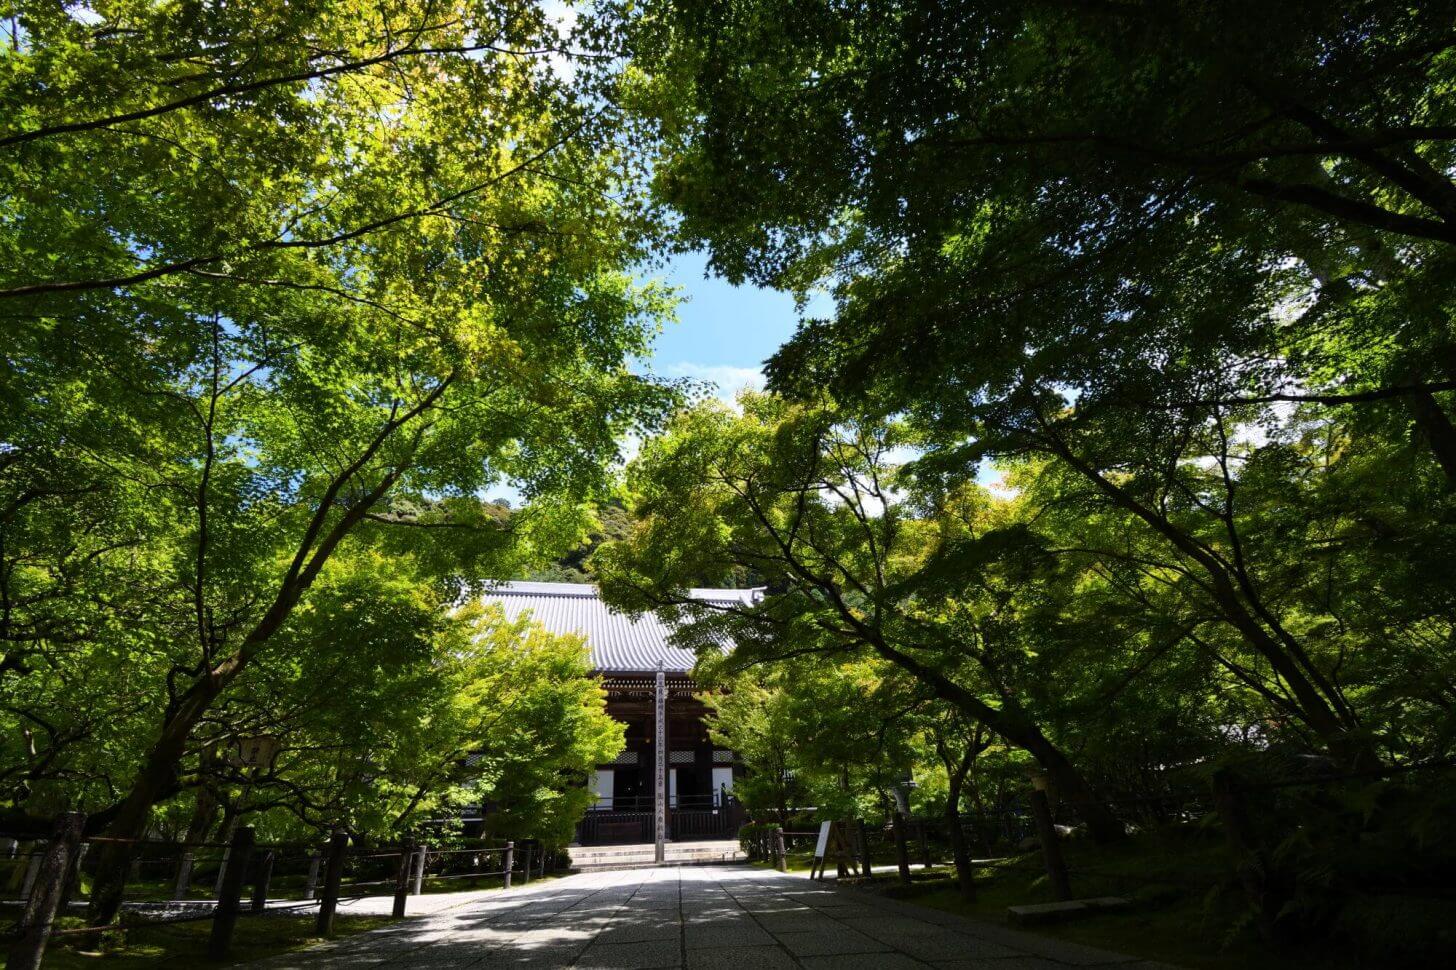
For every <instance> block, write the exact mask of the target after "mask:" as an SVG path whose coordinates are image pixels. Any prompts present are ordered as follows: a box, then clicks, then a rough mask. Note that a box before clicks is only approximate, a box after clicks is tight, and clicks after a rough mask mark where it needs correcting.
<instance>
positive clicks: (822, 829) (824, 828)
mask: <svg viewBox="0 0 1456 970" xmlns="http://www.w3.org/2000/svg"><path fill="white" fill-rule="evenodd" d="M830 824H831V823H829V822H820V823H819V841H818V842H815V843H814V858H816V859H822V858H824V853H825V852H827V851H829V826H830Z"/></svg>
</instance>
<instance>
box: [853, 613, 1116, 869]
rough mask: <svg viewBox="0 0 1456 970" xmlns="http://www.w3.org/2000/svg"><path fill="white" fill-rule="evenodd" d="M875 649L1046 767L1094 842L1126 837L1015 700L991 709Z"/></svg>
mask: <svg viewBox="0 0 1456 970" xmlns="http://www.w3.org/2000/svg"><path fill="white" fill-rule="evenodd" d="M871 645H872V646H873V647H874V648H875V652H876V653H878V654H879V655H880V656H882V657H884V658H885V659H886V660H889V661H890V662H891V663H893V664H895V665H896V666H898V667H901V668H903V669H904V670H905V671H907V672H908V673H910V674H911V675H913V676H914V677H915V678H916V679H917V680H919V681H920V682H921V683H923V684H925V685H926V686H927V687H929V688H931V689H932V690H933V691H935V693H936V696H938V697H940V699H941V700H945V701H949V702H950V703H951V704H954V705H955V706H956V708H957V709H958V710H960V711H961V713H963V714H965V715H966V716H967V717H969V718H970V719H971V720H972V721H979V722H980V723H982V724H984V725H986V727H987V728H988V729H990V730H991V731H992V732H994V733H996V734H999V735H1000V736H1001V737H1002V738H1004V739H1005V740H1006V741H1008V742H1009V743H1011V744H1014V745H1016V746H1017V747H1018V748H1021V749H1022V750H1023V751H1025V752H1027V753H1028V754H1030V755H1031V756H1032V757H1033V758H1035V759H1036V760H1037V761H1038V762H1039V763H1040V764H1041V766H1042V767H1043V768H1044V769H1046V772H1047V774H1048V775H1049V776H1050V777H1051V779H1052V783H1053V784H1055V785H1056V786H1057V790H1058V791H1060V792H1061V793H1062V794H1063V796H1064V797H1065V798H1066V799H1067V800H1068V801H1070V802H1071V803H1072V804H1074V805H1075V806H1076V807H1077V811H1078V812H1079V813H1080V814H1081V816H1082V819H1083V821H1085V822H1086V823H1087V831H1088V832H1089V833H1090V834H1091V836H1092V840H1093V841H1094V842H1096V843H1097V844H1099V845H1106V844H1108V843H1110V842H1116V841H1118V840H1120V839H1122V838H1124V837H1125V836H1126V834H1127V833H1126V830H1125V829H1124V828H1123V825H1122V823H1121V822H1119V821H1118V820H1117V816H1115V815H1113V814H1112V810H1111V809H1110V808H1108V807H1107V804H1106V803H1105V802H1103V801H1102V799H1101V798H1100V797H1099V796H1098V795H1097V793H1096V792H1094V791H1093V790H1092V786H1091V785H1089V784H1088V783H1087V779H1085V778H1083V777H1082V773H1081V772H1079V771H1078V770H1077V768H1076V766H1075V765H1073V764H1072V762H1071V760H1070V759H1069V758H1067V756H1066V755H1064V754H1062V752H1061V750H1060V749H1059V748H1057V746H1056V745H1055V744H1053V743H1052V742H1051V740H1050V739H1049V738H1048V737H1047V736H1046V735H1045V734H1043V733H1042V731H1041V728H1039V727H1037V725H1036V724H1035V723H1033V722H1032V721H1031V719H1030V718H1028V717H1027V716H1026V714H1025V713H1024V712H1023V711H1022V710H1021V709H1020V708H1019V707H1017V706H1016V705H1015V704H1014V703H1013V702H1011V701H1009V700H1008V701H1006V702H1005V703H1004V705H1003V706H1002V707H1000V708H995V707H992V706H991V705H990V704H987V703H986V702H985V701H983V700H981V699H980V698H979V697H977V696H976V695H975V694H974V693H972V692H971V691H969V690H967V689H966V688H964V687H962V686H961V685H960V684H957V683H956V682H955V681H953V680H951V679H950V678H949V677H947V676H946V675H945V674H943V673H941V672H940V671H938V670H936V669H935V668H933V667H930V666H928V665H926V664H924V663H921V662H920V661H919V660H918V659H916V658H915V657H912V656H910V655H909V654H907V653H903V652H902V651H900V650H897V649H895V648H894V647H892V646H890V645H889V644H888V643H886V642H885V641H884V640H883V639H877V640H873V641H871Z"/></svg>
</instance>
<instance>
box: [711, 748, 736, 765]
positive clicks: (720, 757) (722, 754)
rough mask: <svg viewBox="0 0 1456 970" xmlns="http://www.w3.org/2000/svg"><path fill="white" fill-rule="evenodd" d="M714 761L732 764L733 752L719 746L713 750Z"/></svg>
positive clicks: (721, 763) (715, 762)
mask: <svg viewBox="0 0 1456 970" xmlns="http://www.w3.org/2000/svg"><path fill="white" fill-rule="evenodd" d="M713 763H714V764H719V765H731V764H732V763H733V752H732V751H724V750H723V749H722V748H717V749H715V750H714V751H713Z"/></svg>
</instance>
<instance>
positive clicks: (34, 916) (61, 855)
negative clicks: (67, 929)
mask: <svg viewBox="0 0 1456 970" xmlns="http://www.w3.org/2000/svg"><path fill="white" fill-rule="evenodd" d="M85 823H86V816H85V815H83V814H81V813H80V812H67V813H65V814H64V815H62V816H61V817H60V818H58V819H57V820H56V827H55V834H54V835H53V836H52V837H51V841H50V844H49V845H47V846H46V847H45V849H44V850H41V849H40V847H39V846H37V847H36V851H37V853H38V857H39V858H40V859H41V865H40V867H39V870H38V872H37V874H36V878H35V885H34V886H33V887H32V889H33V891H32V892H31V893H29V894H28V895H27V897H26V900H25V908H24V910H22V911H21V914H20V923H19V925H18V926H17V927H16V933H17V935H18V936H17V939H16V940H15V942H14V943H13V944H11V946H10V953H9V956H8V957H7V959H6V962H5V966H6V967H7V968H8V970H38V968H39V967H40V961H41V957H43V956H44V955H45V945H46V940H47V938H49V937H50V935H51V924H52V923H54V922H55V919H56V907H57V905H58V904H59V903H60V899H61V894H62V893H63V891H64V890H65V884H66V878H67V876H68V875H69V873H70V869H71V858H72V857H73V856H74V855H75V854H76V852H77V851H78V848H79V846H80V844H81V832H82V828H83V826H84V825H85Z"/></svg>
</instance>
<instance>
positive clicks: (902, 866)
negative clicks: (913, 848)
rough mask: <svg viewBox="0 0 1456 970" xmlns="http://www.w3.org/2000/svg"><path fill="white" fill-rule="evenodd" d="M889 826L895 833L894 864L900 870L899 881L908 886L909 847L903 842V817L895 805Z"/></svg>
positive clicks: (898, 807)
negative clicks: (890, 825) (893, 815)
mask: <svg viewBox="0 0 1456 970" xmlns="http://www.w3.org/2000/svg"><path fill="white" fill-rule="evenodd" d="M891 824H892V826H893V828H894V831H895V864H896V866H897V867H899V870H900V881H901V882H903V883H905V884H906V885H909V884H910V847H909V846H908V845H907V844H906V841H905V815H904V813H903V812H901V811H900V806H899V805H898V804H896V805H895V817H894V819H893V821H892V823H891Z"/></svg>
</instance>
